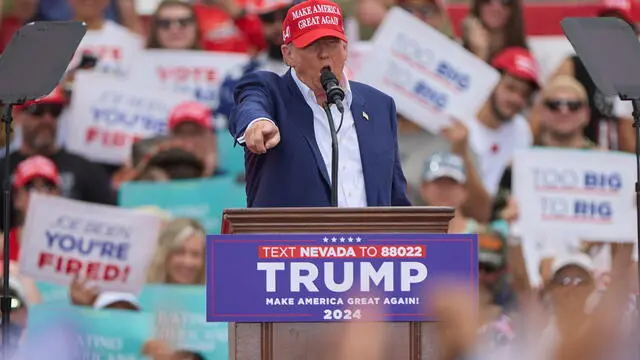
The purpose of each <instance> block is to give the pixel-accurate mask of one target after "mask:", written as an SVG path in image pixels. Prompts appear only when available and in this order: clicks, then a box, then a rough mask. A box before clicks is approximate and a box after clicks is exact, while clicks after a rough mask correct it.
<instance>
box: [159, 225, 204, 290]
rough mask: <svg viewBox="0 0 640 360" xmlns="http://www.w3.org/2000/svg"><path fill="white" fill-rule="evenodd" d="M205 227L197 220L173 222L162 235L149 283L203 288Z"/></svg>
mask: <svg viewBox="0 0 640 360" xmlns="http://www.w3.org/2000/svg"><path fill="white" fill-rule="evenodd" d="M205 238H206V232H205V231H204V228H203V227H202V226H201V225H200V224H199V223H198V222H197V221H195V220H191V219H185V218H178V219H174V220H172V221H171V222H169V224H167V226H166V228H165V229H164V230H163V231H162V233H161V234H160V239H159V242H158V248H157V249H156V253H155V256H154V258H153V260H152V262H151V265H150V266H149V271H148V273H147V282H149V283H161V284H181V285H201V284H204V283H205Z"/></svg>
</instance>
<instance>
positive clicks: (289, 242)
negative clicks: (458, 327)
mask: <svg viewBox="0 0 640 360" xmlns="http://www.w3.org/2000/svg"><path fill="white" fill-rule="evenodd" d="M477 257H478V244H477V238H476V235H473V234H464V235H440V234H438V235H433V234H431V235H428V234H360V235H355V234H341V235H338V234H314V235H307V234H304V235H210V236H208V238H207V269H208V270H207V271H208V274H207V320H208V321H213V322H218V321H223V322H224V321H230V322H336V321H346V320H357V319H367V320H372V321H373V320H379V321H432V320H435V319H434V318H433V312H432V311H431V309H430V305H429V302H430V300H429V295H430V294H429V291H430V289H431V291H433V289H434V288H435V287H436V286H437V285H438V282H439V281H445V280H453V279H455V280H457V281H459V282H461V283H462V284H463V285H464V286H467V287H468V290H470V291H473V292H475V289H476V282H477V276H478V260H477ZM229 274H233V276H230V275H229ZM238 279H242V281H238ZM375 310H379V311H382V314H384V315H382V314H377V313H375Z"/></svg>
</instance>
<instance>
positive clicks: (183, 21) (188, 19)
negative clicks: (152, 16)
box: [156, 16, 195, 30]
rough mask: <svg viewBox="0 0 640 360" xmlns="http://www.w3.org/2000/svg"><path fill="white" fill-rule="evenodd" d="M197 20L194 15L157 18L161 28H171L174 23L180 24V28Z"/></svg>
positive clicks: (157, 23)
mask: <svg viewBox="0 0 640 360" xmlns="http://www.w3.org/2000/svg"><path fill="white" fill-rule="evenodd" d="M194 22H195V19H194V18H193V16H190V17H186V18H181V19H156V25H157V26H158V28H160V29H165V30H166V29H170V28H171V26H172V25H173V24H176V25H178V27H180V28H183V29H184V28H186V27H187V26H189V25H192V24H193V23H194Z"/></svg>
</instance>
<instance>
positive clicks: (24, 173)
mask: <svg viewBox="0 0 640 360" xmlns="http://www.w3.org/2000/svg"><path fill="white" fill-rule="evenodd" d="M35 178H45V179H47V180H49V181H51V182H52V183H54V184H56V185H57V186H60V183H61V180H60V174H59V173H58V167H57V166H56V164H54V163H53V161H51V160H49V159H48V158H46V157H44V156H40V155H36V156H31V157H29V158H27V159H25V160H23V161H22V162H21V163H20V164H18V167H17V168H16V171H15V177H14V178H13V185H14V186H15V187H17V188H21V187H24V186H25V185H27V184H28V183H29V182H30V181H31V180H33V179H35Z"/></svg>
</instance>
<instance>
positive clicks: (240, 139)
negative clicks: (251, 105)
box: [237, 118, 276, 145]
mask: <svg viewBox="0 0 640 360" xmlns="http://www.w3.org/2000/svg"><path fill="white" fill-rule="evenodd" d="M263 120H267V121H270V122H271V123H272V124H273V125H275V124H276V123H274V122H273V120H271V119H267V118H257V119H255V120H253V121H251V122H250V123H249V125H247V128H246V129H244V132H243V133H242V136H240V137H239V138H238V139H237V141H238V144H241V145H242V144H244V133H245V132H246V131H247V130H248V129H249V128H250V127H251V125H253V124H254V123H256V122H258V121H263Z"/></svg>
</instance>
